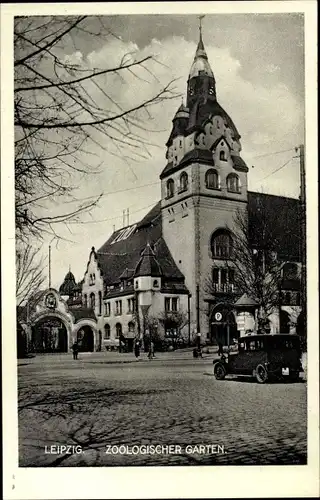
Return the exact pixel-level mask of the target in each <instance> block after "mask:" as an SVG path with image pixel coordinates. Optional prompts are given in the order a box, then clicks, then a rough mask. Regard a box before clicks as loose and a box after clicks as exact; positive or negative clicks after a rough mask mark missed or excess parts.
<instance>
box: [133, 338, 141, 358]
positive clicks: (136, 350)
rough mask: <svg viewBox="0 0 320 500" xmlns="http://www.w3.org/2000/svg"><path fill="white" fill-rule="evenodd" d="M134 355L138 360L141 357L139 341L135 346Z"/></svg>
mask: <svg viewBox="0 0 320 500" xmlns="http://www.w3.org/2000/svg"><path fill="white" fill-rule="evenodd" d="M134 355H135V357H136V359H138V358H139V356H140V342H139V340H136V342H135V344H134Z"/></svg>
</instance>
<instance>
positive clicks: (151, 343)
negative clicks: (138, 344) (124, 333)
mask: <svg viewBox="0 0 320 500" xmlns="http://www.w3.org/2000/svg"><path fill="white" fill-rule="evenodd" d="M149 354H150V359H151V358H154V343H153V342H152V340H151V342H150V351H149Z"/></svg>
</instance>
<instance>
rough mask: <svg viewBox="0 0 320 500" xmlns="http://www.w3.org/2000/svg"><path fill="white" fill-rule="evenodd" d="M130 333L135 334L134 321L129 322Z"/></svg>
mask: <svg viewBox="0 0 320 500" xmlns="http://www.w3.org/2000/svg"><path fill="white" fill-rule="evenodd" d="M128 332H129V333H133V332H134V323H133V321H129V323H128Z"/></svg>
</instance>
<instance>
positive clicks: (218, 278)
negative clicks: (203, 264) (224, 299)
mask: <svg viewBox="0 0 320 500" xmlns="http://www.w3.org/2000/svg"><path fill="white" fill-rule="evenodd" d="M212 291H213V293H215V292H220V293H232V292H234V291H235V285H234V270H233V269H226V268H221V267H220V268H219V267H214V268H213V269H212Z"/></svg>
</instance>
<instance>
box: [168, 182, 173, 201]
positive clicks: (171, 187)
mask: <svg viewBox="0 0 320 500" xmlns="http://www.w3.org/2000/svg"><path fill="white" fill-rule="evenodd" d="M173 195H174V181H173V179H169V180H168V181H167V198H172V196H173Z"/></svg>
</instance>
